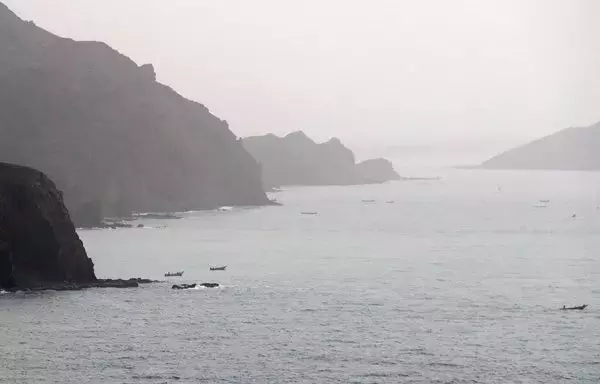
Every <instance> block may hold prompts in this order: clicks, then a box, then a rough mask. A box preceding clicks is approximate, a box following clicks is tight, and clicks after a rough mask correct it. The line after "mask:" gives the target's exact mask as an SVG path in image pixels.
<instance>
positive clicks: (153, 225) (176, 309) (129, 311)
mask: <svg viewBox="0 0 600 384" xmlns="http://www.w3.org/2000/svg"><path fill="white" fill-rule="evenodd" d="M401 173H402V174H403V175H405V176H413V177H437V176H439V177H441V178H440V179H438V180H405V181H397V182H390V183H386V184H382V185H367V186H351V187H288V188H285V189H284V190H282V191H281V192H278V193H274V194H272V195H271V197H273V198H276V199H277V200H278V201H280V202H281V203H283V206H280V207H262V208H238V207H235V208H233V209H223V210H221V211H198V212H185V213H182V214H181V216H182V218H181V219H178V220H151V219H145V220H139V221H136V222H134V224H138V223H141V224H143V225H144V228H131V229H115V230H111V229H102V230H80V231H79V235H80V237H81V238H82V240H83V242H84V244H85V247H86V249H87V252H88V254H89V256H90V257H92V259H93V260H94V263H95V269H96V274H97V275H98V276H99V277H110V278H129V277H144V278H151V279H157V280H161V281H162V282H160V283H154V284H149V285H143V286H140V287H139V288H131V289H88V290H83V291H75V292H54V291H46V292H42V293H15V294H3V295H0V322H1V326H0V383H156V384H158V383H503V384H504V383H598V382H600V173H586V172H519V171H510V172H509V171H482V170H467V169H442V168H436V169H433V168H432V169H430V168H427V169H422V170H414V171H409V170H403V169H401ZM303 212H311V213H316V214H302V213H303ZM225 265H226V266H227V269H226V271H222V272H211V271H210V270H209V267H211V266H225ZM179 270H182V271H184V274H183V276H182V277H169V278H165V277H164V274H165V273H166V272H169V271H179ZM202 282H216V283H219V284H220V287H219V288H214V289H208V288H198V289H190V290H173V289H171V286H172V285H173V284H180V283H202ZM582 304H588V305H589V307H588V308H587V309H585V310H583V311H560V310H559V308H562V306H563V305H566V306H575V305H582Z"/></svg>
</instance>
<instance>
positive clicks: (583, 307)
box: [560, 304, 588, 311]
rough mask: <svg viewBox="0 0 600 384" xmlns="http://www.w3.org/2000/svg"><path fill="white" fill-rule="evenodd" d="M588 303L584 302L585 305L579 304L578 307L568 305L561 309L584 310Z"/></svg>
mask: <svg viewBox="0 0 600 384" xmlns="http://www.w3.org/2000/svg"><path fill="white" fill-rule="evenodd" d="M587 306H588V305H587V304H583V305H579V306H577V307H567V306H564V305H563V307H562V308H561V309H560V310H561V311H583V310H584V309H586V308H587Z"/></svg>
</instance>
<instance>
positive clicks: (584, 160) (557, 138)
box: [481, 123, 600, 171]
mask: <svg viewBox="0 0 600 384" xmlns="http://www.w3.org/2000/svg"><path fill="white" fill-rule="evenodd" d="M599 148H600V123H597V124H595V125H592V126H590V127H584V128H568V129H564V130H562V131H560V132H557V133H555V134H553V135H550V136H546V137H544V138H541V139H539V140H536V141H533V142H531V143H528V144H525V145H523V146H521V147H518V148H514V149H511V150H509V151H507V152H504V153H502V154H500V155H498V156H496V157H494V158H492V159H490V160H488V161H486V162H484V163H483V164H482V165H481V167H482V168H488V169H541V170H544V169H545V170H563V171H578V170H579V171H597V170H600V152H599V151H598V149H599Z"/></svg>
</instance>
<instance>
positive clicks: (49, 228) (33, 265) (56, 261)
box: [0, 163, 96, 289]
mask: <svg viewBox="0 0 600 384" xmlns="http://www.w3.org/2000/svg"><path fill="white" fill-rule="evenodd" d="M64 282H69V283H72V284H90V283H94V282H96V276H95V275H94V264H93V263H92V260H91V259H90V258H88V257H87V254H86V252H85V249H84V247H83V244H82V242H81V240H80V239H79V236H77V233H76V232H75V227H74V226H73V223H72V222H71V219H70V217H69V213H68V212H67V209H66V207H65V205H64V204H63V200H62V194H61V193H60V192H59V191H58V190H57V189H56V187H55V185H54V183H53V182H52V181H51V180H50V179H48V178H47V177H46V176H45V175H44V174H43V173H41V172H39V171H37V170H34V169H31V168H27V167H22V166H16V165H12V164H5V163H0V288H2V289H11V288H20V289H23V288H39V287H47V286H52V285H56V284H63V283H64Z"/></svg>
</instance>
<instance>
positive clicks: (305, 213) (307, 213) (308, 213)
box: [300, 212, 319, 215]
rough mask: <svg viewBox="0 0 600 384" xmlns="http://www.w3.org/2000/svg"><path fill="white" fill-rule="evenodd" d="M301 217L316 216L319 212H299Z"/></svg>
mask: <svg viewBox="0 0 600 384" xmlns="http://www.w3.org/2000/svg"><path fill="white" fill-rule="evenodd" d="M300 214H301V215H318V214H319V212H300Z"/></svg>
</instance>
